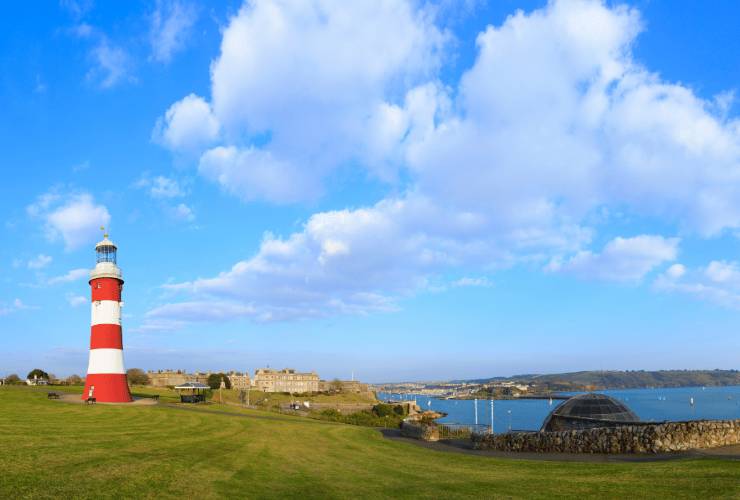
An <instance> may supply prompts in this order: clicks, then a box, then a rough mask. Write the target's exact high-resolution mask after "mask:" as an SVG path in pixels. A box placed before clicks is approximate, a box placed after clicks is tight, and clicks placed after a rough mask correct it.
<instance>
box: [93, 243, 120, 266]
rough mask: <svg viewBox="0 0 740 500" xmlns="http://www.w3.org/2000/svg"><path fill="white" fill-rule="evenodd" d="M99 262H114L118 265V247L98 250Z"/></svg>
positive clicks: (104, 247) (99, 248) (106, 247)
mask: <svg viewBox="0 0 740 500" xmlns="http://www.w3.org/2000/svg"><path fill="white" fill-rule="evenodd" d="M96 253H97V256H98V262H112V263H113V264H115V263H116V247H114V246H109V245H106V246H102V247H98V249H97V252H96Z"/></svg>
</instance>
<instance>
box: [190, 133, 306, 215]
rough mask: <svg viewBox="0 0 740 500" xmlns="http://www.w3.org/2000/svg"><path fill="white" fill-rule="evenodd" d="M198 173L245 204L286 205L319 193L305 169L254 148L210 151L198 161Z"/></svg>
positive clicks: (224, 148)
mask: <svg viewBox="0 0 740 500" xmlns="http://www.w3.org/2000/svg"><path fill="white" fill-rule="evenodd" d="M198 171H199V172H200V173H201V174H202V175H203V176H204V177H206V178H208V179H212V180H214V181H216V182H218V184H220V185H221V187H222V188H223V189H224V190H225V191H226V192H228V193H231V194H234V195H236V196H238V197H240V198H242V199H243V200H245V201H251V200H256V199H265V200H268V201H272V202H275V203H287V202H294V201H299V200H302V199H306V198H315V197H316V196H318V194H319V192H320V186H318V184H317V182H316V179H315V178H314V177H312V176H311V175H310V173H309V172H307V171H306V170H305V169H301V168H300V167H299V166H297V165H294V164H292V163H289V162H285V161H280V160H278V159H276V158H275V157H273V156H272V154H271V153H270V152H269V151H264V150H261V149H257V148H247V149H239V148H236V147H234V146H229V147H217V148H214V149H211V150H210V151H207V152H206V153H205V154H204V155H203V156H202V157H201V159H200V164H199V166H198Z"/></svg>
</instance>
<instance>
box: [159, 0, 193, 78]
mask: <svg viewBox="0 0 740 500" xmlns="http://www.w3.org/2000/svg"><path fill="white" fill-rule="evenodd" d="M197 17H198V15H197V11H196V9H195V6H194V5H193V4H186V3H183V2H179V1H176V0H174V1H163V0H158V1H157V6H156V9H155V10H154V12H153V13H152V15H151V24H150V26H149V41H150V43H151V46H152V59H154V60H155V61H157V62H160V63H168V62H170V61H171V60H172V56H173V55H174V54H175V53H176V52H178V51H180V50H182V49H183V48H184V47H185V45H186V42H187V38H188V37H189V36H190V32H191V31H192V27H193V25H194V24H195V21H196V20H197Z"/></svg>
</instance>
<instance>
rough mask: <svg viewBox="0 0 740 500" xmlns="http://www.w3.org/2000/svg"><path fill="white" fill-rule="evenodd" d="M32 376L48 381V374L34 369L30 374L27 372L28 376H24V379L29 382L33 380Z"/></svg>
mask: <svg viewBox="0 0 740 500" xmlns="http://www.w3.org/2000/svg"><path fill="white" fill-rule="evenodd" d="M34 375H36V377H37V378H43V379H46V380H49V374H48V373H46V372H45V371H44V370H42V369H40V368H34V369H33V370H31V371H30V372H28V376H26V378H27V379H29V380H33V376H34Z"/></svg>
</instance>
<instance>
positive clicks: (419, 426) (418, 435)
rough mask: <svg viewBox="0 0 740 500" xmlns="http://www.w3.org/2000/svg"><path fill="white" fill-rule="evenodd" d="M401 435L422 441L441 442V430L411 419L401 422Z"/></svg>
mask: <svg viewBox="0 0 740 500" xmlns="http://www.w3.org/2000/svg"><path fill="white" fill-rule="evenodd" d="M401 435H402V436H404V437H409V438H413V439H421V440H422V441H439V429H438V428H437V426H436V425H430V424H423V423H421V422H419V421H414V420H411V419H406V420H404V421H403V422H401Z"/></svg>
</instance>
